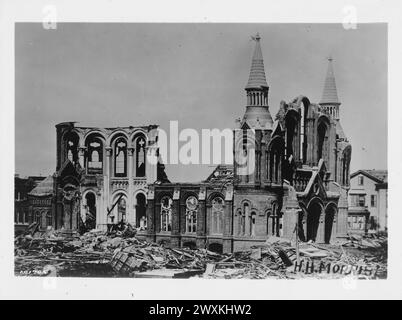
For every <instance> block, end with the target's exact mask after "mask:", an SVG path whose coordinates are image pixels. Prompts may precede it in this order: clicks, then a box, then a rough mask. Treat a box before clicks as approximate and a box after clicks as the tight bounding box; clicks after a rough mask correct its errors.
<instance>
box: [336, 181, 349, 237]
mask: <svg viewBox="0 0 402 320" xmlns="http://www.w3.org/2000/svg"><path fill="white" fill-rule="evenodd" d="M340 190H341V195H340V197H339V202H338V216H337V218H336V236H337V237H345V236H346V235H347V232H348V194H347V191H346V189H344V188H341V189H340Z"/></svg>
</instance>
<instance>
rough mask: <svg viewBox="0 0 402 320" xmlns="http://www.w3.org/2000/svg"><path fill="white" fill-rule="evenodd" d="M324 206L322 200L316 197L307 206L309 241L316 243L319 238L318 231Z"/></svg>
mask: <svg viewBox="0 0 402 320" xmlns="http://www.w3.org/2000/svg"><path fill="white" fill-rule="evenodd" d="M323 209H324V205H323V203H322V201H321V199H319V198H317V197H314V198H313V199H311V200H310V201H309V204H308V205H307V219H306V223H307V237H306V240H307V241H310V240H311V241H314V242H315V241H316V240H317V238H318V237H319V234H318V230H319V226H320V223H321V217H322V214H323Z"/></svg>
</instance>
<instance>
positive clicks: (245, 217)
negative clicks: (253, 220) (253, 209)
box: [241, 202, 250, 235]
mask: <svg viewBox="0 0 402 320" xmlns="http://www.w3.org/2000/svg"><path fill="white" fill-rule="evenodd" d="M249 215H250V206H249V205H248V203H247V202H246V203H244V204H243V212H242V219H241V234H242V235H245V234H246V232H247V226H246V225H247V224H248V221H249Z"/></svg>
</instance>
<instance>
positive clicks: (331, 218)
mask: <svg viewBox="0 0 402 320" xmlns="http://www.w3.org/2000/svg"><path fill="white" fill-rule="evenodd" d="M324 212H325V229H324V242H325V243H330V241H331V238H332V235H333V227H334V223H335V222H336V216H337V214H338V207H337V205H336V204H335V203H334V202H330V203H328V204H327V206H326V207H325V211H324Z"/></svg>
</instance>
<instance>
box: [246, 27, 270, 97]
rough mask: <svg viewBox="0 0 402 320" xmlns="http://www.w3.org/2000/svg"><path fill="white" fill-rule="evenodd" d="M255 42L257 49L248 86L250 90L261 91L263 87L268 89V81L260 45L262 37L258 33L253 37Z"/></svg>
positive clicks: (255, 49)
mask: <svg viewBox="0 0 402 320" xmlns="http://www.w3.org/2000/svg"><path fill="white" fill-rule="evenodd" d="M252 38H253V40H254V41H255V48H254V54H253V59H252V61H251V69H250V76H249V78H248V82H247V85H246V90H248V89H260V88H261V87H268V85H267V79H266V78H265V69H264V59H263V58H262V51H261V45H260V39H261V37H260V35H259V34H258V33H257V34H256V36H255V37H252Z"/></svg>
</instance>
